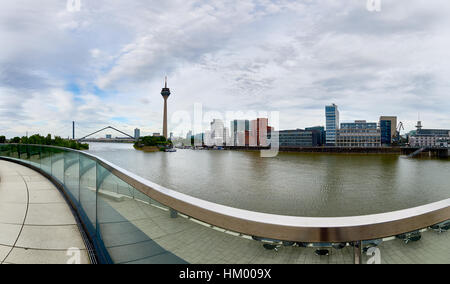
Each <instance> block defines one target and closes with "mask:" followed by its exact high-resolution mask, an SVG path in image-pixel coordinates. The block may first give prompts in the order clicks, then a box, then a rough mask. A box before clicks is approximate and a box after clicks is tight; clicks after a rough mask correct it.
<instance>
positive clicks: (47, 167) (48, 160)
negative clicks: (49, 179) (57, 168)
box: [41, 146, 53, 175]
mask: <svg viewBox="0 0 450 284" xmlns="http://www.w3.org/2000/svg"><path fill="white" fill-rule="evenodd" d="M52 153H53V151H52V149H51V148H50V147H48V146H42V147H41V170H43V171H44V172H46V173H47V174H49V175H51V174H52Z"/></svg>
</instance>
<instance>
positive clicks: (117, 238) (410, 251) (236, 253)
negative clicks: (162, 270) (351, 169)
mask: <svg viewBox="0 0 450 284" xmlns="http://www.w3.org/2000/svg"><path fill="white" fill-rule="evenodd" d="M114 183H117V179H116V178H113V176H109V177H108V178H107V179H106V180H105V182H104V183H103V190H104V191H105V193H106V191H111V194H114V196H116V195H122V196H128V198H122V199H118V198H107V197H106V196H105V195H104V194H102V195H100V200H101V201H102V202H104V203H107V204H108V205H109V206H111V207H112V208H114V209H115V210H116V211H117V213H119V214H120V216H121V218H108V220H102V219H103V218H101V219H100V220H101V222H100V226H101V228H102V231H104V232H105V234H104V235H103V240H104V242H105V246H106V247H107V248H108V249H109V251H110V254H111V257H112V258H113V259H114V260H115V261H116V262H120V263H155V262H154V261H155V260H154V259H155V256H154V254H155V253H158V251H156V252H155V251H146V250H145V249H143V248H145V247H146V246H147V244H148V243H149V239H150V240H152V242H155V243H156V244H158V245H159V246H160V247H161V248H162V249H164V250H165V251H169V252H171V253H173V254H174V255H176V256H177V257H179V258H181V259H183V260H184V261H186V262H188V263H193V264H285V263H286V264H303V263H304V264H337V263H342V264H350V263H353V248H352V247H350V246H347V247H345V248H343V249H339V250H338V249H334V248H333V249H329V250H330V255H329V256H317V255H315V250H316V249H317V248H310V247H308V248H302V247H298V246H295V247H280V248H279V250H278V251H269V250H266V249H264V248H263V244H262V243H261V242H257V241H254V240H252V239H251V238H250V237H248V236H237V234H236V233H233V232H224V230H222V229H219V228H211V227H210V226H209V225H207V224H204V223H201V222H199V221H196V220H193V219H188V218H186V216H184V217H182V216H179V217H178V218H175V219H172V218H170V214H169V212H168V211H167V210H164V209H162V208H160V207H159V206H155V205H156V204H154V203H153V202H152V201H150V200H149V199H148V198H146V197H145V196H143V195H142V194H139V193H137V191H136V190H134V189H131V190H130V188H121V189H120V186H121V185H123V183H119V184H117V185H115V184H114ZM133 197H136V198H137V199H133ZM139 199H141V200H144V201H141V200H139ZM149 201H150V203H153V204H149ZM100 211H102V210H100ZM107 215H108V216H112V214H107ZM124 219H125V220H128V221H127V222H124V221H123V220H124ZM144 234H145V235H144ZM145 236H146V237H145ZM378 248H379V252H378V255H379V256H380V260H381V263H382V264H410V263H423V264H440V263H442V264H449V263H450V254H449V252H450V232H445V233H438V232H435V231H433V230H428V231H425V232H422V239H421V240H420V241H418V242H413V243H408V244H405V243H404V242H403V241H401V240H398V239H395V238H389V239H386V240H385V241H384V242H383V243H382V244H381V245H380V246H379V247H378ZM371 258H372V256H368V255H366V254H364V255H363V263H367V262H369V259H371ZM372 259H373V258H372ZM159 263H170V261H167V260H166V259H161V260H159Z"/></svg>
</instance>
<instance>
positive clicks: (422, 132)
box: [409, 121, 450, 147]
mask: <svg viewBox="0 0 450 284" xmlns="http://www.w3.org/2000/svg"><path fill="white" fill-rule="evenodd" d="M419 122H420V121H419ZM416 127H417V130H416V133H415V134H413V135H411V136H410V137H409V144H410V145H411V146H412V147H441V146H443V145H446V142H447V145H448V140H450V130H448V129H423V128H422V124H421V123H417V126H416Z"/></svg>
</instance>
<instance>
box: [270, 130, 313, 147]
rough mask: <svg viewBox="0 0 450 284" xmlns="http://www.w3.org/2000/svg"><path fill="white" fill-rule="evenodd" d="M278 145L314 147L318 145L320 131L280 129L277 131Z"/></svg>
mask: <svg viewBox="0 0 450 284" xmlns="http://www.w3.org/2000/svg"><path fill="white" fill-rule="evenodd" d="M278 136H279V145H280V147H315V146H318V145H319V139H320V132H318V131H312V130H302V129H296V130H281V131H279V132H278Z"/></svg>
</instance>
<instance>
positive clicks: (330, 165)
mask: <svg viewBox="0 0 450 284" xmlns="http://www.w3.org/2000/svg"><path fill="white" fill-rule="evenodd" d="M90 146H91V149H90V150H89V152H90V153H92V154H94V155H97V156H99V157H102V158H104V159H106V160H108V161H110V162H112V163H114V164H116V165H118V166H120V167H122V168H124V169H127V170H129V171H131V172H133V173H135V174H137V175H139V176H142V177H144V178H146V179H148V180H150V181H152V182H155V183H158V184H160V185H163V186H165V187H168V188H170V189H173V190H176V191H179V192H182V193H185V194H188V195H191V196H194V197H197V198H201V199H204V200H208V201H212V202H215V203H219V204H223V205H227V206H231V207H236V208H241V209H247V210H252V211H259V212H265V213H273V214H281V215H294V216H311V217H340V216H353V215H366V214H374V213H383V212H389V211H394V210H400V209H405V208H410V207H414V206H419V205H424V204H427V203H430V202H434V201H439V200H443V199H446V198H450V159H446V160H445V159H444V160H439V159H406V158H403V157H399V156H397V155H356V154H352V155H343V154H339V155H334V154H300V153H281V154H279V156H277V157H276V158H260V156H259V152H237V151H193V150H178V151H177V152H176V153H163V152H157V153H144V152H141V151H137V150H135V149H134V148H133V146H132V145H131V144H103V143H91V144H90Z"/></svg>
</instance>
